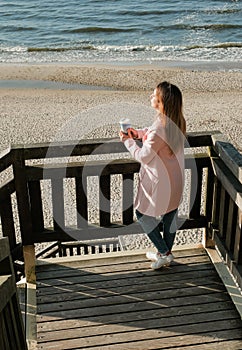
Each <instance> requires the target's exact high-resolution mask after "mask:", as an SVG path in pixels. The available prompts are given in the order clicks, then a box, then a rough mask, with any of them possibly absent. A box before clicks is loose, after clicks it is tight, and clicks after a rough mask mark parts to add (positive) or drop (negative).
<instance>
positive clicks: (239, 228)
mask: <svg viewBox="0 0 242 350" xmlns="http://www.w3.org/2000/svg"><path fill="white" fill-rule="evenodd" d="M233 256H234V259H235V262H236V264H237V265H242V210H238V215H237V220H236V230H235V242H234V249H233ZM241 279H242V276H241Z"/></svg>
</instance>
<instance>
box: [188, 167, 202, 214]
mask: <svg viewBox="0 0 242 350" xmlns="http://www.w3.org/2000/svg"><path fill="white" fill-rule="evenodd" d="M201 196H202V168H200V167H198V166H197V169H193V168H192V169H191V192H190V218H194V219H195V218H198V217H199V216H200V207H201ZM193 202H194V203H193Z"/></svg>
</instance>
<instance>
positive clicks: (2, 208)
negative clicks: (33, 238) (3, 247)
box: [0, 195, 17, 250]
mask: <svg viewBox="0 0 242 350" xmlns="http://www.w3.org/2000/svg"><path fill="white" fill-rule="evenodd" d="M0 216H1V223H2V231H3V237H8V239H9V244H10V248H11V250H12V249H14V248H15V247H16V245H17V242H16V234H15V227H14V219H13V209H12V201H11V195H8V196H7V197H5V198H4V200H3V199H0Z"/></svg>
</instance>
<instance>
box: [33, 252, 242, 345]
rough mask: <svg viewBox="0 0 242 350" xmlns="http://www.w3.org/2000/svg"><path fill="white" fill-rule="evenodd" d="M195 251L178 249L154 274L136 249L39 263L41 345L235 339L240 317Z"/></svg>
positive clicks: (238, 334) (240, 326)
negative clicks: (52, 263) (108, 255)
mask: <svg viewBox="0 0 242 350" xmlns="http://www.w3.org/2000/svg"><path fill="white" fill-rule="evenodd" d="M197 250H198V249H197ZM198 251H199V252H198V253H197V254H196V252H195V250H194V251H192V252H191V254H189V251H183V252H181V251H180V252H177V255H178V257H177V259H175V262H174V263H173V264H172V266H171V267H169V268H163V269H161V270H160V271H159V272H158V271H152V270H150V267H149V265H150V263H149V262H148V261H147V260H144V256H143V258H142V256H140V255H136V256H132V255H131V257H132V259H131V260H130V261H129V260H128V255H127V256H126V257H122V258H121V256H120V258H118V257H116V259H111V258H110V259H105V258H102V259H93V260H91V261H90V262H88V261H87V260H86V259H85V260H83V263H85V264H84V265H83V266H82V260H79V264H78V262H77V261H76V263H75V265H72V264H71V263H69V264H68V265H67V266H60V267H58V266H57V265H55V266H52V267H51V266H48V265H46V264H45V265H40V266H38V268H40V270H39V271H38V279H39V281H40V282H39V283H38V287H37V288H38V291H39V292H38V294H37V300H38V315H37V322H38V327H37V329H38V345H39V348H43V349H51V348H53V349H55V348H56V349H58V348H66V349H72V348H78V349H79V348H83V349H85V348H87V347H88V348H90V349H92V348H93V349H94V348H99V349H101V348H102V349H103V348H104V349H105V348H107V349H109V348H110V349H116V348H119V349H146V348H147V349H149V348H150V349H154V348H157V347H159V348H162V347H164V348H168V347H171V346H172V347H174V346H175V347H178V346H179V347H181V348H182V347H185V346H188V347H189V346H192V345H194V346H195V345H196V344H210V343H211V344H212V345H214V344H215V343H216V344H217V345H219V346H223V344H225V345H226V344H228V342H230V341H231V343H230V344H232V342H234V341H236V340H241V339H242V338H241V336H242V322H241V319H240V317H239V315H238V313H237V311H236V310H235V308H234V306H233V304H232V302H231V300H230V298H229V296H228V294H227V292H226V291H225V289H224V286H223V284H222V283H221V281H220V280H219V278H218V276H217V274H216V272H215V271H214V269H212V270H211V268H212V265H211V263H210V262H208V257H207V256H206V255H205V254H204V250H202V251H200V250H198ZM199 261H200V262H199ZM205 261H207V262H208V265H206V264H205V265H206V267H205V265H204V262H205ZM60 262H61V261H60ZM73 263H74V262H73ZM88 263H89V264H90V266H89V267H88ZM65 264H66V263H65ZM99 264H100V265H99ZM189 265H190V269H187V267H188V266H189ZM209 266H210V267H211V268H210V269H209V268H208V267H209ZM204 267H205V268H204ZM59 268H60V271H58V269H59ZM76 268H77V269H78V270H77V271H76ZM201 272H203V274H201ZM48 273H49V277H48ZM205 273H207V274H208V275H207V276H209V277H206V275H205ZM52 274H53V277H54V275H55V276H57V275H58V274H59V277H60V279H62V281H60V282H61V283H62V284H59V283H58V280H57V279H56V278H54V279H53V280H52V279H51V278H50V277H51V276H52ZM71 281H72V282H71ZM78 281H79V282H78ZM58 285H59V287H58ZM58 289H59V291H58ZM54 290H55V292H54ZM56 291H58V293H56ZM45 293H46V294H45ZM48 298H49V299H48ZM168 315H169V316H168ZM163 344H165V345H163ZM234 344H236V345H237V344H238V342H235V343H234ZM195 348H196V347H194V349H195ZM222 348H223V347H222ZM232 349H233V348H232ZM235 349H236V348H235Z"/></svg>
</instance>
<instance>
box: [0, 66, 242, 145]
mask: <svg viewBox="0 0 242 350" xmlns="http://www.w3.org/2000/svg"><path fill="white" fill-rule="evenodd" d="M6 80H9V81H10V80H13V82H12V86H13V87H10V88H6V87H3V86H4V85H3V86H2V87H1V81H2V83H3V81H6ZM162 80H169V81H170V82H172V83H175V84H177V85H178V86H179V87H180V89H181V90H182V92H183V97H184V114H185V117H186V120H187V128H188V131H201V130H220V131H221V132H223V133H224V134H226V135H227V137H228V138H229V139H230V140H231V141H232V142H233V143H234V145H235V146H236V147H237V148H238V149H239V150H240V151H241V150H242V139H241V135H242V132H241V131H242V117H241V110H242V108H241V107H242V98H241V97H242V92H241V91H242V89H241V87H242V73H241V72H219V71H194V70H189V69H178V68H167V67H164V68H162V67H160V66H150V65H149V66H139V65H136V66H106V65H100V64H99V65H89V66H83V65H79V66H77V65H76V66H72V65H62V66H61V65H54V64H52V65H0V96H1V99H0V116H1V128H0V147H1V149H3V148H5V147H7V146H8V144H9V143H33V142H48V141H50V140H52V139H53V138H55V137H57V134H58V137H60V135H62V136H61V137H63V138H64V139H69V138H71V137H73V138H74V139H76V138H77V139H78V138H83V137H86V136H90V135H92V136H94V137H109V136H115V135H116V133H117V131H118V130H117V121H118V119H119V117H120V116H129V117H130V118H131V120H132V119H133V120H132V121H133V123H134V124H135V125H136V126H144V125H149V124H150V122H151V119H152V111H150V110H149V95H150V93H151V92H152V90H153V89H154V87H155V86H156V85H157V83H159V82H160V81H162ZM17 81H18V84H17ZM29 81H32V83H34V84H33V86H34V87H33V88H29V87H28V84H27V83H28V82H29ZM40 81H52V82H64V83H69V84H73V83H75V84H77V83H78V84H79V85H80V84H86V85H89V86H93V87H95V85H98V86H101V87H104V88H103V89H102V90H98V89H95V88H91V87H86V89H81V88H78V86H77V85H75V86H72V85H70V88H69V89H67V88H66V85H64V88H63V86H62V85H61V84H60V86H58V84H56V85H55V86H53V87H52V88H51V87H50V86H47V87H48V88H43V85H42V87H41V84H40V83H39V82H40ZM14 86H15V88H14ZM105 87H106V88H105ZM110 88H112V89H111V90H110ZM108 89H109V90H108ZM68 123H69V124H72V127H73V125H75V127H74V129H75V133H74V134H73V133H72V132H71V133H70V135H67V134H66V135H65V132H64V133H63V132H62V131H60V129H61V128H62V127H65V129H66V125H67V124H68ZM102 124H104V125H105V127H103V128H102V127H101V125H102ZM72 127H71V128H72Z"/></svg>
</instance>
